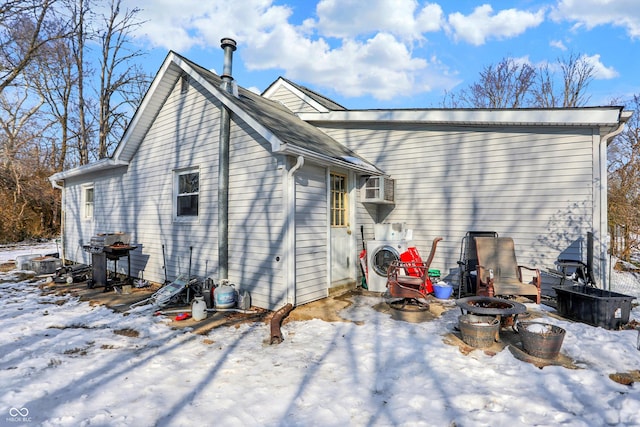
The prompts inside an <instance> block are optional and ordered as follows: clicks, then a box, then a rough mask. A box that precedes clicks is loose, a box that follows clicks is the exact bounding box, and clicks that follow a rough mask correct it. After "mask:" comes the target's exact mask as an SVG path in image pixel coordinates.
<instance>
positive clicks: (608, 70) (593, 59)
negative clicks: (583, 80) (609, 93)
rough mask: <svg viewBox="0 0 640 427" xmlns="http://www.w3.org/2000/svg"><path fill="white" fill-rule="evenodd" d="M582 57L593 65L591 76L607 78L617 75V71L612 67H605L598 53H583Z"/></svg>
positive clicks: (600, 78)
mask: <svg viewBox="0 0 640 427" xmlns="http://www.w3.org/2000/svg"><path fill="white" fill-rule="evenodd" d="M583 59H584V60H585V62H587V63H588V64H591V66H593V77H594V78H596V79H598V80H609V79H613V78H615V77H618V75H619V74H618V72H617V71H616V70H615V68H613V67H607V66H606V65H604V64H603V63H602V61H600V55H598V54H596V55H591V56H587V55H584V56H583Z"/></svg>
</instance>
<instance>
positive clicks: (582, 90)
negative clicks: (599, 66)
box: [559, 54, 594, 107]
mask: <svg viewBox="0 0 640 427" xmlns="http://www.w3.org/2000/svg"><path fill="white" fill-rule="evenodd" d="M559 62H560V69H561V70H562V82H563V83H564V85H563V95H564V96H563V102H562V106H563V107H582V106H584V105H586V104H587V102H589V96H588V95H587V87H588V86H589V84H590V83H591V81H592V80H593V75H594V67H593V64H591V63H590V62H589V61H587V58H586V57H585V56H584V55H577V54H571V55H570V56H569V57H567V58H562V59H561V60H560V61H559Z"/></svg>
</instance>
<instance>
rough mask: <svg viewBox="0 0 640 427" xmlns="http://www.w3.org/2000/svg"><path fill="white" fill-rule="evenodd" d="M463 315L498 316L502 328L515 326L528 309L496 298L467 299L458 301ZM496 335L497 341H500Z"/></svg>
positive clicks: (476, 297)
mask: <svg viewBox="0 0 640 427" xmlns="http://www.w3.org/2000/svg"><path fill="white" fill-rule="evenodd" d="M456 305H457V306H458V307H460V311H461V312H462V314H466V313H471V314H478V315H489V316H496V318H497V319H498V321H500V325H501V326H513V325H514V324H515V322H516V320H517V318H518V315H519V314H522V313H525V312H526V311H527V307H526V306H525V305H524V304H520V303H519V302H515V301H509V300H506V299H503V298H495V297H482V296H480V297H478V296H474V297H466V298H460V299H458V300H456ZM498 334H499V332H498V333H496V341H500V339H499V337H498Z"/></svg>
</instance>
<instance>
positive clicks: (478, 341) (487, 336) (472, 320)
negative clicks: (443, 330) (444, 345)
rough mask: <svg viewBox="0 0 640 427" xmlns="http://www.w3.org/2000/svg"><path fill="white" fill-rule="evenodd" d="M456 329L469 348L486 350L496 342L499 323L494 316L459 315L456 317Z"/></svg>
mask: <svg viewBox="0 0 640 427" xmlns="http://www.w3.org/2000/svg"><path fill="white" fill-rule="evenodd" d="M458 328H459V329H460V335H461V336H462V341H464V342H465V344H467V345H470V346H471V347H477V348H487V347H491V345H492V344H493V343H494V342H495V341H498V339H497V337H498V331H499V329H500V321H499V320H498V318H496V317H495V316H476V315H475V314H461V315H460V316H459V317H458Z"/></svg>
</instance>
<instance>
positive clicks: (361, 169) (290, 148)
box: [278, 144, 386, 175]
mask: <svg viewBox="0 0 640 427" xmlns="http://www.w3.org/2000/svg"><path fill="white" fill-rule="evenodd" d="M278 152H279V153H281V154H288V155H291V156H303V157H305V158H306V159H310V160H313V161H314V162H316V163H318V164H321V165H325V166H339V167H343V168H346V169H349V170H352V171H355V172H357V173H360V174H363V175H386V173H385V172H384V171H382V170H380V169H378V168H377V167H376V166H374V165H372V164H371V163H368V162H365V161H362V164H356V163H352V162H349V161H347V160H344V159H339V158H336V157H331V156H325V155H322V154H320V153H317V152H315V151H311V150H306V149H304V148H301V147H298V146H296V145H291V144H282V145H281V147H280V150H278Z"/></svg>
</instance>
